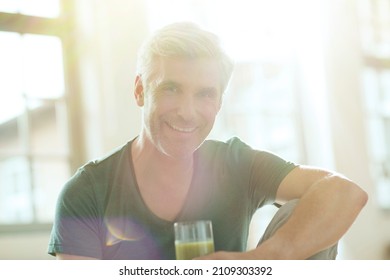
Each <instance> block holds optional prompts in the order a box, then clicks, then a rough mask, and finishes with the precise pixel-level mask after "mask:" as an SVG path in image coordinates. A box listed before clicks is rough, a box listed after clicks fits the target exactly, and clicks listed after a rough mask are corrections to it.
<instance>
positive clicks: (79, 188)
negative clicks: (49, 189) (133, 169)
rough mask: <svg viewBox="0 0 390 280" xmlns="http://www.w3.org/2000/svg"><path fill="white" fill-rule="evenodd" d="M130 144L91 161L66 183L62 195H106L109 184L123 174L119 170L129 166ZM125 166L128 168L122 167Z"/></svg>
mask: <svg viewBox="0 0 390 280" xmlns="http://www.w3.org/2000/svg"><path fill="white" fill-rule="evenodd" d="M128 146H129V143H127V144H125V145H123V146H121V147H119V148H117V149H115V150H113V151H112V152H110V153H108V154H107V155H105V156H104V157H101V158H99V159H95V160H92V161H89V162H88V163H86V164H84V165H83V166H81V167H80V168H78V170H77V171H76V172H75V174H74V175H73V176H72V177H71V178H70V179H69V180H68V181H67V182H66V184H65V186H64V188H63V190H62V194H63V195H66V196H68V197H74V196H81V195H82V194H84V195H87V194H88V195H93V194H96V193H100V192H102V193H104V189H106V188H108V186H109V182H110V181H112V180H113V178H115V176H116V174H122V172H119V169H123V168H127V166H129V163H128V162H129V160H130V159H129V157H130V155H129V153H128V152H129V151H128V150H129V149H128ZM123 164H125V165H126V166H125V167H124V166H122V165H123Z"/></svg>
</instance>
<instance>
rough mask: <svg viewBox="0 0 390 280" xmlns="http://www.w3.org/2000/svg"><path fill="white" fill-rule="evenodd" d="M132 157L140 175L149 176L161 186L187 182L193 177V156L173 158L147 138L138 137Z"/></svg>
mask: <svg viewBox="0 0 390 280" xmlns="http://www.w3.org/2000/svg"><path fill="white" fill-rule="evenodd" d="M131 148H132V157H133V163H134V167H135V169H136V170H137V171H138V172H137V173H138V175H140V176H143V175H144V176H147V175H149V176H148V177H149V178H150V179H151V180H152V179H153V180H155V181H158V182H159V183H160V184H161V183H163V182H165V181H169V179H172V180H175V181H176V182H177V181H181V179H182V180H185V179H186V178H188V177H189V176H190V177H191V176H192V169H193V156H189V157H185V158H173V157H170V156H168V155H165V154H163V153H162V152H160V151H158V150H157V149H156V147H155V146H154V145H153V144H152V143H150V142H149V141H148V140H146V139H145V137H141V136H140V137H138V138H137V139H135V140H134V142H133V144H132V147H131Z"/></svg>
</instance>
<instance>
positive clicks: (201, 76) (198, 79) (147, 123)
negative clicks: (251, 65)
mask: <svg viewBox="0 0 390 280" xmlns="http://www.w3.org/2000/svg"><path fill="white" fill-rule="evenodd" d="M221 101H222V93H221V87H220V75H219V68H218V64H217V63H216V61H214V60H213V59H173V58H161V59H160V60H159V62H158V63H157V64H156V71H155V73H154V74H153V78H152V81H151V85H150V86H149V90H148V92H146V93H144V97H143V100H142V104H140V102H139V101H138V104H139V105H143V106H144V109H143V114H144V127H143V134H144V135H143V136H144V137H145V138H146V139H147V140H148V141H150V142H151V144H153V145H154V147H155V148H157V150H158V151H160V152H162V153H163V154H165V155H168V156H171V157H175V158H184V157H188V156H192V154H193V152H194V151H195V150H196V149H197V148H198V147H199V146H200V145H201V144H202V142H203V141H204V140H205V139H206V137H207V135H208V134H209V133H210V131H211V129H212V127H213V125H214V121H215V117H216V115H217V113H218V111H219V109H220V106H221Z"/></svg>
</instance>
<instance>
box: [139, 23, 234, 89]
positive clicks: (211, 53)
mask: <svg viewBox="0 0 390 280" xmlns="http://www.w3.org/2000/svg"><path fill="white" fill-rule="evenodd" d="M159 57H179V58H213V59H216V61H217V62H218V64H219V68H220V77H221V91H222V92H224V91H225V90H226V88H227V85H228V83H229V80H230V77H231V75H232V72H233V61H232V60H231V59H230V58H229V57H228V56H227V54H226V53H225V52H224V50H223V49H222V46H221V44H220V41H219V39H218V37H217V36H216V35H215V34H213V33H211V32H209V31H206V30H203V29H201V28H200V27H198V26H197V25H196V24H193V23H190V22H179V23H173V24H170V25H167V26H165V27H163V28H161V29H160V30H157V31H156V32H155V33H154V34H153V35H152V36H151V37H150V38H149V40H147V41H146V42H145V43H144V44H143V46H142V47H141V49H140V52H139V55H138V64H137V72H138V75H141V76H142V79H143V81H144V83H145V84H144V87H146V89H147V88H148V86H149V84H150V83H151V82H152V75H153V70H154V69H155V68H154V67H155V65H154V63H155V61H156V60H157V59H158V58H159Z"/></svg>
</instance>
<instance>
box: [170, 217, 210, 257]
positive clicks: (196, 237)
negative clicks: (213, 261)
mask: <svg viewBox="0 0 390 280" xmlns="http://www.w3.org/2000/svg"><path fill="white" fill-rule="evenodd" d="M174 229H175V249H176V259H177V260H191V259H193V258H196V257H200V256H204V255H207V254H210V253H213V252H214V238H213V228H212V224H211V221H190V222H177V223H175V224H174Z"/></svg>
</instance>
